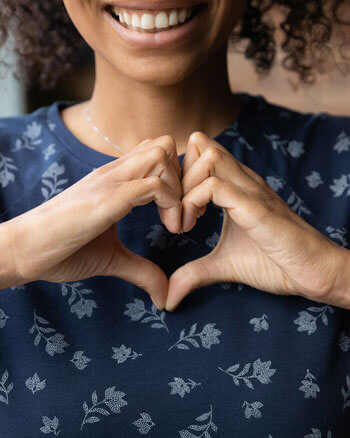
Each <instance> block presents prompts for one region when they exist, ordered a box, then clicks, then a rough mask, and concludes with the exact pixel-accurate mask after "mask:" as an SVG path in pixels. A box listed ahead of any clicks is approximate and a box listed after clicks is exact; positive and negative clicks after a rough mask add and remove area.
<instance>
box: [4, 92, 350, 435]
mask: <svg viewBox="0 0 350 438" xmlns="http://www.w3.org/2000/svg"><path fill="white" fill-rule="evenodd" d="M255 102H256V105H254V106H252V107H251V108H252V113H251V114H250V116H251V117H247V118H246V119H242V123H241V122H238V123H235V124H234V125H233V126H231V127H230V129H228V130H227V135H226V134H224V137H225V138H224V140H225V141H224V142H223V146H224V147H227V148H228V151H229V152H230V153H231V152H232V154H233V155H234V156H235V157H236V158H237V159H238V160H240V161H241V162H242V163H244V164H245V165H247V166H248V167H249V168H251V169H253V170H254V171H255V172H257V173H258V174H259V175H260V176H261V177H263V178H265V179H266V182H267V184H268V185H269V186H270V187H271V188H272V189H273V190H274V191H275V192H277V193H279V194H280V195H281V198H282V199H283V200H284V201H285V202H286V203H287V204H288V205H289V206H290V207H291V208H292V209H293V211H295V212H296V213H297V214H300V215H304V216H305V217H306V215H309V217H306V220H307V221H309V222H310V225H312V226H314V227H315V228H316V229H318V230H319V231H320V232H321V233H324V234H325V236H326V237H328V238H329V239H333V241H334V242H335V243H336V244H337V245H340V246H342V247H349V246H350V244H349V242H350V239H349V232H348V231H347V228H348V224H349V220H348V219H349V218H348V216H349V215H348V212H349V209H348V203H347V202H346V201H347V200H348V199H350V194H348V193H349V192H350V171H349V174H347V158H349V153H350V143H349V141H350V138H349V134H350V119H349V118H348V119H342V118H333V117H331V116H327V117H326V118H325V119H324V121H322V122H321V118H320V117H319V116H316V117H314V116H309V115H308V116H300V115H296V114H295V113H293V112H289V111H286V112H285V116H284V115H283V111H282V113H281V114H280V113H279V110H280V109H276V110H274V111H273V112H272V111H271V113H269V114H265V116H266V117H265V119H264V120H261V119H260V117H261V115H263V114H264V109H266V106H265V104H263V100H262V99H256V100H255ZM259 111H260V112H259ZM38 114H39V116H38V117H36V116H29V115H28V116H25V117H24V118H23V119H22V118H21V119H20V120H21V122H19V121H18V124H17V122H16V123H15V119H10V120H9V124H12V126H11V127H10V128H9V126H8V124H7V121H6V122H3V121H1V120H0V124H1V123H2V126H1V130H0V131H1V132H0V137H1V138H2V139H3V141H2V142H1V147H0V151H1V154H2V155H0V192H1V193H0V200H1V205H0V215H1V216H0V221H2V222H4V221H7V220H11V219H12V218H13V217H15V216H16V215H18V214H22V213H23V212H24V211H26V210H29V209H31V208H34V207H35V206H37V205H39V204H40V203H41V202H42V201H43V200H46V199H51V198H52V197H53V196H54V195H55V194H57V193H59V192H60V191H62V190H64V189H66V188H67V187H69V185H71V184H72V183H73V182H74V181H77V180H79V179H80V178H82V177H84V176H85V175H86V174H88V173H90V172H91V170H92V171H94V170H97V169H98V168H99V167H101V166H103V165H104V162H110V161H112V160H111V158H112V157H106V156H104V155H103V154H98V153H95V152H94V151H92V150H89V151H88V150H87V148H84V147H81V145H80V147H79V144H78V143H77V142H72V143H71V144H68V143H67V144H64V142H66V141H68V139H67V137H66V136H65V134H64V133H63V132H62V124H61V122H60V121H59V118H58V117H56V118H55V120H49V119H48V118H47V117H45V115H46V110H43V111H41V112H39V113H38ZM43 116H44V117H43ZM57 116H58V113H57ZM267 116H268V117H267ZM280 117H282V118H283V119H282V118H280ZM16 120H17V119H16ZM252 120H253V123H252ZM34 121H36V124H33V122H34ZM276 121H277V122H278V123H276ZM53 122H54V123H53ZM314 122H316V123H314ZM238 126H239V128H240V129H239V130H238ZM28 127H29V129H28ZM299 128H300V129H299ZM264 132H265V133H267V134H269V135H271V136H273V138H272V140H271V141H270V140H269V139H267V138H266V137H263V135H262V134H264ZM22 133H23V134H25V135H24V136H23V137H22V135H23V134H22ZM66 134H67V132H66ZM65 138H66V139H67V140H65ZM0 140H1V139H0ZM16 140H18V143H17V146H18V148H17V152H10V151H11V149H13V148H14V147H15V142H16ZM35 143H37V144H35ZM84 151H86V152H88V153H87V154H85V153H84ZM94 156H95V158H96V160H93V158H94ZM94 166H95V167H94ZM44 180H45V182H44ZM294 189H295V191H294ZM332 189H333V190H332ZM208 206H209V205H208ZM309 208H310V210H309ZM158 216H159V215H158V212H157V209H156V206H155V205H147V206H140V208H139V209H136V210H135V211H134V214H132V215H130V216H128V217H126V218H125V220H124V221H123V224H120V225H121V226H120V228H118V231H119V232H120V237H121V239H122V240H123V238H125V242H129V243H130V242H133V245H132V246H133V248H130V249H132V250H133V251H135V252H137V253H139V254H141V255H142V256H143V257H146V258H148V259H150V260H154V261H157V260H161V262H162V266H163V267H166V271H167V274H171V272H174V270H175V269H176V268H177V267H178V266H180V265H181V264H183V262H185V260H186V261H187V260H191V259H193V260H194V259H195V258H198V257H201V256H202V255H203V253H206V252H209V251H208V250H211V249H213V248H215V247H216V246H217V244H218V242H219V239H220V229H221V228H219V226H220V225H221V218H223V209H222V208H221V207H219V206H217V205H215V204H213V203H211V204H210V208H208V211H207V214H206V217H205V218H204V217H203V220H204V222H203V223H202V222H199V223H198V226H196V227H195V228H194V229H193V230H191V231H190V232H188V233H183V234H179V235H173V234H172V233H170V232H168V230H167V229H166V227H165V226H164V224H162V223H161V222H160V221H159V217H158ZM63 219H64V218H63ZM57 220H62V218H57ZM206 220H207V225H208V226H205V223H206ZM115 225H117V224H115ZM168 250H169V251H168ZM182 258H183V259H182ZM98 291H99V292H101V293H97V292H98ZM34 309H36V311H35V310H34ZM33 311H34V323H33V322H32V321H33ZM45 318H47V319H45ZM31 326H32V327H31ZM28 331H30V332H29V333H28ZM68 342H69V344H68ZM0 346H1V348H0V424H1V426H0V429H1V431H0V435H1V433H2V434H5V435H6V434H11V432H12V433H13V434H14V435H15V436H16V437H17V436H18V437H22V436H23V437H24V436H41V435H42V434H47V435H49V436H53V435H54V436H63V435H64V436H78V435H81V436H85V435H93V436H98V437H105V436H106V437H107V436H118V437H119V435H122V436H124V435H125V436H126V437H127V438H129V435H130V437H131V436H134V437H137V436H141V435H148V436H149V437H150V438H159V437H160V438H167V437H168V436H169V437H173V436H180V438H209V437H210V438H214V437H217V436H219V437H221V436H223V437H225V436H226V435H228V436H231V435H232V436H235V437H236V436H237V437H241V436H242V437H245V436H247V437H259V438H260V436H261V437H262V438H272V436H273V437H274V438H305V437H306V438H331V436H332V434H333V436H334V438H336V437H338V436H339V437H340V436H343V434H344V433H345V434H346V432H347V429H346V425H347V424H348V420H349V418H350V417H349V416H350V372H349V364H350V320H349V317H348V312H347V311H346V310H345V309H339V308H336V307H334V308H333V307H331V306H326V305H325V304H324V303H312V302H310V301H309V302H308V301H307V300H305V299H304V298H302V297H289V298H288V297H287V298H286V297H281V296H278V295H274V294H264V293H262V292H261V291H258V290H255V289H254V288H253V287H251V286H249V285H248V284H246V285H245V284H242V283H240V284H237V283H234V282H229V281H222V282H221V283H216V284H215V285H212V286H210V287H208V291H207V292H206V293H203V296H201V294H200V293H199V294H198V296H196V297H194V298H193V302H192V305H191V306H184V307H183V308H179V309H176V311H175V312H173V313H172V312H166V311H159V310H158V309H157V308H156V307H155V306H154V305H152V302H151V299H150V298H149V296H148V295H147V294H145V293H144V292H140V291H139V288H137V287H135V285H133V284H125V283H124V282H123V281H122V280H121V279H119V278H113V277H110V278H102V277H101V278H92V279H90V278H87V279H83V280H81V281H78V280H77V281H72V282H69V283H68V282H67V283H50V282H45V281H41V280H38V281H35V282H31V283H28V284H23V285H18V286H13V287H9V288H6V289H5V291H4V293H2V294H0ZM135 350H136V351H135ZM64 353H66V354H64ZM112 385H115V386H112ZM106 388H107V389H106ZM122 390H123V392H122ZM126 394H128V395H126ZM281 394H282V395H283V394H284V395H285V396H286V397H287V399H288V401H287V403H283V402H282V401H283V400H282V398H280V399H279V398H278V397H280V396H281ZM84 400H85V401H84ZM271 401H273V403H271ZM296 406H297V412H298V425H297V426H298V427H297V429H296V428H295V427H289V428H288V427H285V425H286V424H291V425H292V426H293V425H294V423H295V412H296V409H295V407H296ZM124 407H125V409H124ZM325 408H327V412H328V420H329V421H328V423H329V424H327V418H325V417H324V418H323V420H322V418H321V417H322V416H320V412H322V410H324V409H325ZM117 413H119V414H120V415H116V414H117ZM113 414H114V415H113ZM21 416H23V418H25V420H26V421H24V422H23V421H11V419H16V418H17V419H21ZM293 416H294V417H293ZM277 417H278V418H279V419H280V420H281V419H283V421H282V420H281V421H274V419H275V418H277ZM320 419H321V420H322V421H321V420H320ZM213 420H214V421H215V423H216V424H214V422H213ZM293 421H294V423H293ZM94 423H95V424H94ZM216 425H217V426H216ZM79 429H80V430H79ZM329 429H331V430H332V432H331V431H330V430H329ZM9 431H10V432H9Z"/></svg>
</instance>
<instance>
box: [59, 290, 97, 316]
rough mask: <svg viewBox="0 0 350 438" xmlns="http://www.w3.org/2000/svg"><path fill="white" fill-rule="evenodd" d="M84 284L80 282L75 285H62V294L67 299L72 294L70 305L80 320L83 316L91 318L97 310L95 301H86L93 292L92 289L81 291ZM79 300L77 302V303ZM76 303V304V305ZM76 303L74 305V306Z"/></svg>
mask: <svg viewBox="0 0 350 438" xmlns="http://www.w3.org/2000/svg"><path fill="white" fill-rule="evenodd" d="M82 285H83V283H82V282H80V281H78V282H76V283H73V284H69V283H61V292H62V295H63V296H64V297H65V296H67V295H68V292H70V297H69V300H68V304H69V305H70V306H71V309H70V311H71V312H72V313H75V314H76V315H77V317H78V318H79V319H81V318H82V317H83V316H88V317H91V315H92V312H93V310H94V309H97V304H96V301H95V300H91V299H86V298H85V297H86V295H91V294H92V293H93V291H92V290H91V289H80V290H79V287H80V286H82ZM76 299H77V301H75V300H76ZM74 301H75V303H74ZM73 303H74V304H73Z"/></svg>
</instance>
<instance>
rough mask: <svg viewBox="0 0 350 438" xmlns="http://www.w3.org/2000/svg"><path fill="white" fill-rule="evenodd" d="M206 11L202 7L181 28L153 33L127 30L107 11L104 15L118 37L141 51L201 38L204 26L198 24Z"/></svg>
mask: <svg viewBox="0 0 350 438" xmlns="http://www.w3.org/2000/svg"><path fill="white" fill-rule="evenodd" d="M206 9H207V7H204V8H203V9H202V10H200V11H199V12H198V13H197V14H196V15H195V16H194V17H193V18H192V19H191V20H190V21H188V22H187V23H185V24H182V25H181V26H177V27H174V28H173V29H172V28H170V29H167V30H162V31H160V32H154V33H147V32H138V31H137V30H132V29H127V28H125V27H123V26H122V25H121V24H120V23H119V22H118V21H117V20H115V19H114V18H113V17H112V16H111V15H110V14H109V13H108V12H107V11H105V12H104V15H105V17H106V18H107V20H108V21H109V23H110V24H111V25H112V26H113V28H114V29H115V31H116V32H117V33H118V35H119V36H120V37H121V38H122V39H123V40H124V41H125V42H126V43H128V44H129V45H131V46H133V47H139V48H142V49H158V48H162V47H167V46H169V45H170V44H174V43H179V42H181V43H182V44H183V43H186V42H188V41H189V40H191V41H193V39H194V38H199V37H201V33H202V32H203V29H204V26H200V22H201V19H202V16H203V15H204V12H205V11H206Z"/></svg>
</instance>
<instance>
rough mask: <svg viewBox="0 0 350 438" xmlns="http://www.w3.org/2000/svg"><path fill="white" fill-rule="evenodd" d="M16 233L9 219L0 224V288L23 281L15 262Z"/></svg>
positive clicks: (16, 284)
mask: <svg viewBox="0 0 350 438" xmlns="http://www.w3.org/2000/svg"><path fill="white" fill-rule="evenodd" d="M16 246H17V240H16V233H15V227H14V226H12V223H11V221H8V222H4V223H2V224H0V289H5V288H8V287H13V286H18V285H20V284H23V283H25V282H26V281H25V279H24V278H23V277H22V276H21V275H20V273H19V272H18V269H17V262H16Z"/></svg>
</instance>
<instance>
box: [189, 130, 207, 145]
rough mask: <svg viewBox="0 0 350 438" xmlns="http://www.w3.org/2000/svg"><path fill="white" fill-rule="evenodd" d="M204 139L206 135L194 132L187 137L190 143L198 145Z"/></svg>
mask: <svg viewBox="0 0 350 438" xmlns="http://www.w3.org/2000/svg"><path fill="white" fill-rule="evenodd" d="M205 139H206V135H205V134H204V132H202V131H194V132H192V134H191V135H190V137H189V141H190V142H192V143H200V142H203V141H204V140H205Z"/></svg>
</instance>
